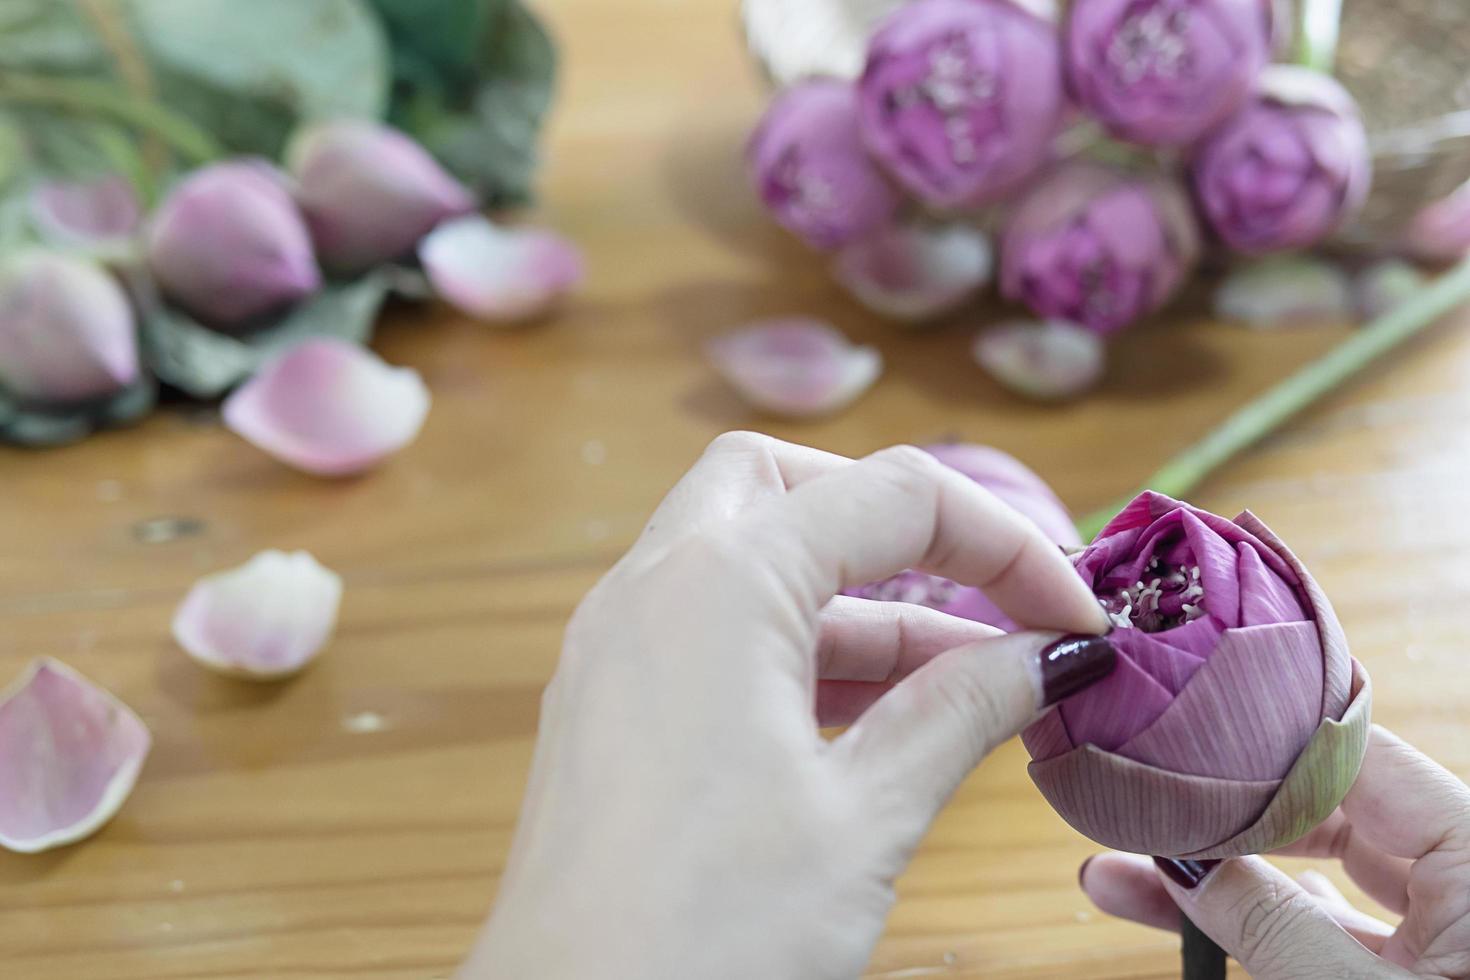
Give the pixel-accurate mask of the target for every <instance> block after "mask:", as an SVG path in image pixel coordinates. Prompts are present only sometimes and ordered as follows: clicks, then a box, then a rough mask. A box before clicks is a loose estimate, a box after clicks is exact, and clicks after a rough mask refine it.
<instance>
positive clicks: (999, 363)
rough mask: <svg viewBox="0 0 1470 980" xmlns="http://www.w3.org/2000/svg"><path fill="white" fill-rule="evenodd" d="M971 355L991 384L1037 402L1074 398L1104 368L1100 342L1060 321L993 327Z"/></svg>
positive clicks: (1088, 332)
mask: <svg viewBox="0 0 1470 980" xmlns="http://www.w3.org/2000/svg"><path fill="white" fill-rule="evenodd" d="M973 353H974V355H975V360H976V362H977V363H979V365H980V366H981V367H982V368H984V369H985V371H986V373H987V374H989V375H990V376H991V377H992V378H994V379H995V380H996V381H998V382H1000V383H1001V384H1002V385H1004V386H1005V387H1007V388H1009V389H1010V390H1011V391H1014V392H1016V393H1017V394H1021V395H1025V396H1026V397H1028V398H1035V399H1039V400H1041V401H1057V400H1060V399H1065V398H1075V397H1076V396H1078V395H1080V394H1082V393H1083V392H1085V391H1087V390H1088V389H1089V388H1091V387H1093V386H1094V385H1096V384H1097V383H1098V381H1100V380H1101V379H1102V375H1103V368H1104V366H1105V364H1106V347H1105V345H1104V343H1103V340H1102V338H1101V337H1100V336H1099V335H1098V334H1096V333H1095V332H1093V331H1091V330H1088V329H1086V328H1085V327H1079V326H1077V325H1076V324H1072V323H1067V322H1065V321H1062V320H1045V321H1040V322H1028V321H1020V320H1016V321H1011V322H1008V323H1001V324H997V325H996V326H993V327H991V328H989V329H988V330H986V331H985V332H983V333H982V334H980V336H979V337H977V338H975V346H974V348H973Z"/></svg>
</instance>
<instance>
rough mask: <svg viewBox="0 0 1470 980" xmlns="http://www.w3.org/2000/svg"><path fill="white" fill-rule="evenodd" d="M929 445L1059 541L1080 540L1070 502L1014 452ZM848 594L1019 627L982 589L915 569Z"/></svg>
mask: <svg viewBox="0 0 1470 980" xmlns="http://www.w3.org/2000/svg"><path fill="white" fill-rule="evenodd" d="M925 449H926V451H927V452H928V453H929V454H930V455H932V456H933V457H934V458H935V459H937V460H939V461H940V462H941V463H943V464H944V465H945V466H948V467H949V468H950V469H953V470H958V471H959V472H961V473H963V474H964V475H965V476H968V477H969V478H970V479H972V480H974V481H975V482H976V483H978V484H980V485H981V486H982V487H984V488H985V489H987V490H989V491H990V492H991V493H993V494H995V495H996V496H997V497H999V498H1000V499H1001V500H1002V501H1004V502H1005V503H1007V504H1009V505H1010V506H1011V507H1013V508H1015V509H1016V510H1017V511H1019V512H1020V513H1021V514H1023V515H1024V516H1026V517H1028V518H1030V519H1031V520H1032V521H1034V522H1035V523H1036V526H1037V527H1039V528H1041V530H1042V532H1043V533H1044V534H1045V535H1046V536H1047V537H1049V538H1051V539H1052V540H1053V541H1055V542H1056V543H1057V545H1058V546H1060V547H1063V548H1075V547H1077V546H1078V545H1080V544H1081V543H1082V541H1081V539H1080V538H1078V537H1077V528H1076V527H1075V526H1074V525H1073V524H1072V517H1071V515H1070V514H1068V513H1067V508H1066V506H1065V505H1064V504H1063V503H1062V502H1061V500H1059V499H1058V498H1057V495H1056V494H1055V493H1054V492H1053V491H1052V489H1051V487H1049V486H1048V485H1047V483H1046V481H1045V480H1043V479H1042V478H1041V477H1039V476H1037V475H1036V474H1035V473H1034V472H1032V471H1031V470H1030V469H1029V468H1028V467H1027V466H1026V465H1025V464H1024V463H1022V462H1021V461H1020V460H1018V459H1016V458H1015V457H1014V456H1011V455H1009V454H1007V453H1003V452H1001V451H1000V450H999V449H992V448H990V447H989V446H978V445H974V444H971V443H946V444H944V445H938V446H927V447H925ZM846 594H847V595H850V596H856V597H857V598H859V599H877V600H881V601H885V602H911V603H914V604H915V605H920V606H928V607H929V608H931V609H938V610H939V611H940V612H944V613H948V614H949V615H951V616H959V617H960V618H961V619H972V620H974V621H975V622H977V623H986V624H988V625H990V626H997V627H999V628H1001V629H1012V628H1014V626H1015V624H1014V623H1013V622H1012V621H1011V620H1010V618H1009V617H1008V616H1006V614H1005V613H1003V612H1001V611H1000V608H999V607H998V606H996V604H995V603H993V602H991V601H990V599H989V598H988V597H987V596H986V595H985V593H984V592H981V591H980V590H979V589H977V588H974V587H973V586H968V585H960V584H959V583H958V582H951V581H950V580H949V579H947V578H940V577H939V576H937V575H929V574H926V573H924V572H920V571H915V570H913V569H910V570H908V571H906V572H900V573H899V574H897V575H894V576H892V577H891V578H886V579H884V580H882V581H881V582H870V583H869V584H867V585H864V586H861V587H860V588H856V589H849V590H848V591H847V593H846Z"/></svg>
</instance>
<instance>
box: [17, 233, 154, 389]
mask: <svg viewBox="0 0 1470 980" xmlns="http://www.w3.org/2000/svg"><path fill="white" fill-rule="evenodd" d="M138 374H139V371H138V342H137V336H136V329H135V325H134V322H133V311H132V308H131V307H130V306H129V305H128V300H127V296H126V295H124V293H123V291H122V287H121V286H119V285H118V284H117V282H116V281H115V280H114V279H113V278H112V277H111V276H109V275H108V274H107V273H106V272H104V271H103V270H102V269H101V268H99V267H98V266H96V265H94V264H93V263H91V262H89V261H87V260H85V259H80V258H75V257H72V256H67V255H61V254H58V253H53V252H44V251H41V250H39V249H22V250H20V251H16V252H12V253H10V254H9V255H7V256H5V257H4V258H3V259H0V389H3V390H4V391H5V392H6V393H8V394H10V395H11V396H13V397H14V398H16V399H18V400H19V401H22V402H28V403H32V404H37V405H58V404H66V403H73V402H82V401H89V400H92V399H98V398H104V397H107V396H110V395H115V394H117V393H118V392H120V391H122V390H123V389H124V388H127V387H128V386H129V385H131V384H133V383H134V382H136V381H137V380H138Z"/></svg>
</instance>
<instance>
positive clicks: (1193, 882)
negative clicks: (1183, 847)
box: [1154, 858, 1220, 888]
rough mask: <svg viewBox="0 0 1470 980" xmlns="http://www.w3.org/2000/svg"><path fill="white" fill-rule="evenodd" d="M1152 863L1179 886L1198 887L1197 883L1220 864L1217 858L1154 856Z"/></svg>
mask: <svg viewBox="0 0 1470 980" xmlns="http://www.w3.org/2000/svg"><path fill="white" fill-rule="evenodd" d="M1154 864H1156V865H1158V866H1159V870H1160V871H1162V872H1163V873H1164V874H1166V875H1168V877H1169V880H1170V881H1172V882H1174V884H1176V885H1178V886H1179V887H1180V888H1198V887H1199V883H1200V882H1202V881H1204V880H1205V875H1207V874H1209V873H1210V872H1211V871H1214V870H1215V869H1216V868H1217V867H1219V866H1220V862H1219V861H1217V860H1209V861H1190V860H1187V859H1186V860H1180V859H1178V858H1154Z"/></svg>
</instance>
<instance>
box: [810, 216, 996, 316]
mask: <svg viewBox="0 0 1470 980" xmlns="http://www.w3.org/2000/svg"><path fill="white" fill-rule="evenodd" d="M990 265H991V259H990V241H989V240H988V239H987V238H986V237H985V233H984V232H982V231H980V230H979V229H978V228H972V227H970V226H969V225H962V224H954V225H944V226H939V227H931V226H929V225H921V224H910V225H895V226H894V227H892V228H889V229H886V230H884V231H880V232H879V233H878V234H876V235H873V236H871V237H869V238H865V239H863V240H862V241H859V242H854V243H853V244H851V245H849V246H847V247H846V248H844V249H843V250H842V251H841V252H839V253H837V256H836V258H834V259H833V260H832V273H833V275H835V276H836V277H837V281H838V282H840V283H842V285H844V286H846V287H847V290H848V292H850V293H852V295H853V296H855V297H857V299H858V301H859V302H861V303H862V304H863V305H864V306H866V307H867V308H868V309H870V310H872V311H873V312H874V313H878V314H880V315H882V316H886V317H890V318H892V319H895V320H908V321H919V320H928V319H931V318H933V317H937V316H942V315H944V314H945V313H949V312H951V311H953V310H955V309H957V308H958V307H959V306H960V305H961V304H963V303H965V302H966V301H967V300H969V299H971V298H972V297H974V295H975V294H976V293H978V292H979V291H980V289H981V288H982V287H983V286H984V285H985V283H986V282H987V281H988V280H989V279H990Z"/></svg>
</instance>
